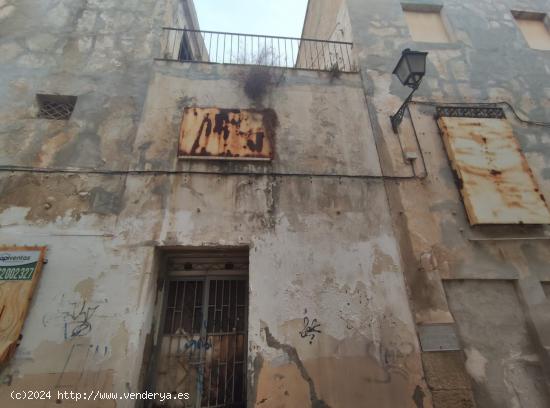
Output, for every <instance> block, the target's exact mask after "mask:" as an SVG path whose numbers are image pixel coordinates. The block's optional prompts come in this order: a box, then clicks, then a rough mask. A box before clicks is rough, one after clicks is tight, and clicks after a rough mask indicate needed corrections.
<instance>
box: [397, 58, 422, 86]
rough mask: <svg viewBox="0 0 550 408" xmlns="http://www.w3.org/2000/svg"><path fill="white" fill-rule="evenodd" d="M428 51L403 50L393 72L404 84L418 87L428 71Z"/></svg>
mask: <svg viewBox="0 0 550 408" xmlns="http://www.w3.org/2000/svg"><path fill="white" fill-rule="evenodd" d="M427 55H428V53H427V52H420V51H411V50H410V49H408V48H407V49H406V50H403V53H402V54H401V58H400V59H399V62H398V63H397V66H396V67H395V69H394V70H393V73H394V74H395V75H396V76H397V78H399V81H401V83H402V84H403V85H406V86H410V87H413V88H414V87H416V86H418V84H419V83H420V80H421V79H422V77H423V76H424V74H425V73H426V56H427Z"/></svg>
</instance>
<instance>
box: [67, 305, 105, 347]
mask: <svg viewBox="0 0 550 408" xmlns="http://www.w3.org/2000/svg"><path fill="white" fill-rule="evenodd" d="M72 306H73V309H72V311H70V312H65V316H66V317H67V320H66V321H65V340H67V339H70V338H74V337H83V336H86V335H88V334H89V333H90V332H91V331H92V328H93V327H92V322H91V320H92V317H93V316H94V314H95V312H96V311H97V309H99V305H95V306H89V305H86V301H85V300H84V301H82V302H75V303H73V304H72Z"/></svg>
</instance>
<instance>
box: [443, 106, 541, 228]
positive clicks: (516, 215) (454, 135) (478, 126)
mask: <svg viewBox="0 0 550 408" xmlns="http://www.w3.org/2000/svg"><path fill="white" fill-rule="evenodd" d="M438 124H439V127H440V129H441V131H442V133H443V140H444V143H445V148H446V150H447V153H448V155H449V158H450V160H451V163H452V167H453V169H454V170H455V171H456V173H457V176H458V178H459V180H460V182H461V193H462V197H463V199H464V205H465V207H466V212H467V214H468V219H469V221H470V224H471V225H478V224H549V223H550V211H549V210H548V206H547V203H546V200H545V198H544V196H543V195H542V193H541V191H540V190H539V187H538V185H537V182H536V180H535V178H534V176H533V173H532V171H531V169H530V168H529V165H528V163H527V160H526V159H525V156H524V155H523V152H522V151H521V148H520V146H519V144H518V142H517V140H516V138H515V137H514V134H513V130H512V127H511V126H510V124H509V123H508V122H507V121H506V120H505V119H484V118H483V119H482V118H464V117H444V116H443V117H440V118H439V119H438Z"/></svg>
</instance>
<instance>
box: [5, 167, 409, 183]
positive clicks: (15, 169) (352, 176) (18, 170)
mask: <svg viewBox="0 0 550 408" xmlns="http://www.w3.org/2000/svg"><path fill="white" fill-rule="evenodd" d="M0 172H4V173H5V172H13V173H44V174H87V175H115V176H116V175H133V176H163V175H176V174H189V175H193V174H197V175H215V176H257V177H263V176H271V177H298V178H337V179H369V180H370V179H372V180H410V179H418V177H414V176H413V177H411V176H385V175H384V176H381V175H380V176H379V175H372V174H338V173H292V172H288V173H284V172H271V171H270V172H252V171H228V172H225V171H203V170H110V169H89V168H78V167H71V168H59V167H28V166H9V165H7V166H6V165H0Z"/></svg>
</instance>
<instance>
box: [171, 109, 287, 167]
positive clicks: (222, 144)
mask: <svg viewBox="0 0 550 408" xmlns="http://www.w3.org/2000/svg"><path fill="white" fill-rule="evenodd" d="M276 122H277V119H276V116H275V113H274V112H273V111H272V110H269V109H266V110H254V109H219V108H185V109H184V112H183V119H182V121H181V129H180V140H179V152H178V155H179V157H180V158H200V159H232V160H235V159H241V160H271V159H272V158H273V134H274V128H275V126H276Z"/></svg>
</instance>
